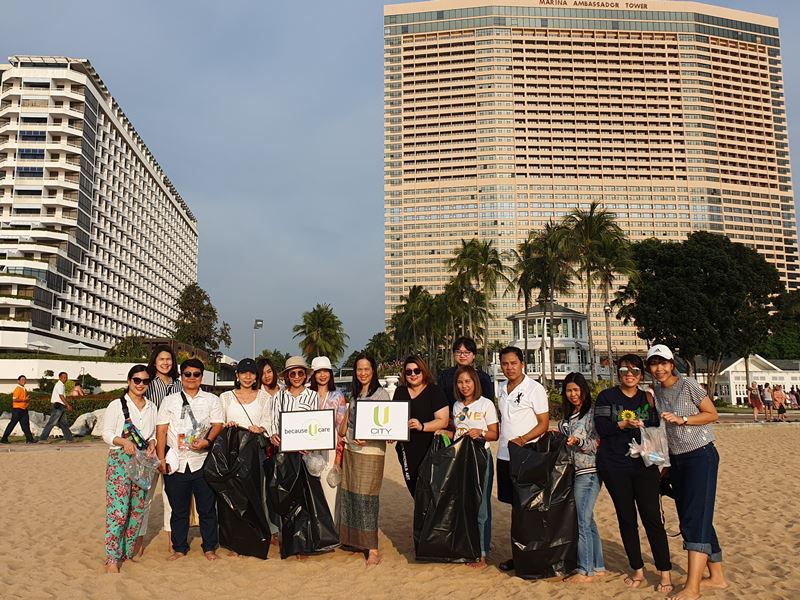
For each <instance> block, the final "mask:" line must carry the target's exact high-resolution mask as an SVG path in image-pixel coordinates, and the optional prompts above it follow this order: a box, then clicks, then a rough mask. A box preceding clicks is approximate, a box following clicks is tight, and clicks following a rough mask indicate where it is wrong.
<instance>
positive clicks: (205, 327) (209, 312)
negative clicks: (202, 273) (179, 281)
mask: <svg viewBox="0 0 800 600" xmlns="http://www.w3.org/2000/svg"><path fill="white" fill-rule="evenodd" d="M172 337H173V338H175V339H176V340H177V341H179V342H183V343H185V344H191V345H192V346H195V347H197V348H202V349H203V350H205V351H206V352H214V351H216V350H219V348H220V345H222V346H226V347H228V346H230V345H231V328H230V325H228V324H227V323H226V322H224V321H223V322H222V323H221V324H219V315H218V314H217V309H216V308H214V305H213V304H212V303H211V298H210V297H209V295H208V294H207V293H206V291H205V290H204V289H203V288H201V287H200V286H199V285H197V284H196V283H190V284H189V285H187V286H186V287H185V288H184V290H183V291H182V292H181V295H180V297H179V298H178V316H177V318H176V319H175V332H174V333H173V334H172Z"/></svg>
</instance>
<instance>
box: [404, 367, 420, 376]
mask: <svg viewBox="0 0 800 600" xmlns="http://www.w3.org/2000/svg"><path fill="white" fill-rule="evenodd" d="M412 375H422V369H420V368H419V367H417V368H416V369H406V377H411V376H412Z"/></svg>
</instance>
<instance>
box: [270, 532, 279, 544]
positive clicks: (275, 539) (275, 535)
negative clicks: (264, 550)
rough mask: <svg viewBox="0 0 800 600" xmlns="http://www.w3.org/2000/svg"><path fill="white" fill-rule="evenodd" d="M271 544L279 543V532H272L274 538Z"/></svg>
mask: <svg viewBox="0 0 800 600" xmlns="http://www.w3.org/2000/svg"><path fill="white" fill-rule="evenodd" d="M270 544H272V545H273V546H277V545H278V534H277V533H273V534H272V539H271V540H270Z"/></svg>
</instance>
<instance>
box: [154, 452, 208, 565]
mask: <svg viewBox="0 0 800 600" xmlns="http://www.w3.org/2000/svg"><path fill="white" fill-rule="evenodd" d="M164 487H165V489H166V490H167V496H168V497H169V504H170V506H171V507H172V517H171V518H170V527H171V528H172V532H171V536H172V549H173V550H174V551H175V552H180V553H181V554H186V553H187V552H189V540H188V537H189V510H190V508H191V505H192V496H193V495H194V501H195V505H196V506H197V515H198V516H199V517H200V536H201V537H202V538H203V543H202V547H203V552H211V551H212V550H216V549H217V546H219V532H218V531H217V497H216V495H215V494H214V491H213V490H212V489H211V488H210V487H209V485H208V483H206V480H205V478H204V477H203V470H202V469H198V470H197V471H195V472H192V471H190V470H189V467H186V471H185V472H183V473H173V474H171V475H166V476H165V477H164Z"/></svg>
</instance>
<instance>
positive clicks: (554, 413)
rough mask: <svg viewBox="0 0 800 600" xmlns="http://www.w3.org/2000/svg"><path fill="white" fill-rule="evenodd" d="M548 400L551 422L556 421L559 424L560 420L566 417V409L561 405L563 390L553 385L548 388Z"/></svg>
mask: <svg viewBox="0 0 800 600" xmlns="http://www.w3.org/2000/svg"><path fill="white" fill-rule="evenodd" d="M547 402H548V403H549V404H550V421H551V424H552V423H555V424H556V425H558V422H559V421H561V419H563V418H564V411H563V410H562V407H561V403H562V402H563V399H562V398H561V391H560V390H559V389H557V388H553V387H549V388H547Z"/></svg>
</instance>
